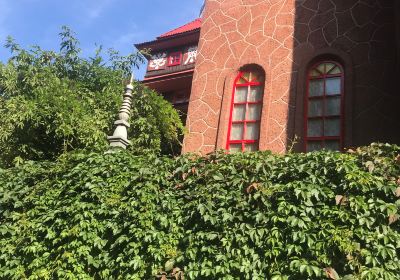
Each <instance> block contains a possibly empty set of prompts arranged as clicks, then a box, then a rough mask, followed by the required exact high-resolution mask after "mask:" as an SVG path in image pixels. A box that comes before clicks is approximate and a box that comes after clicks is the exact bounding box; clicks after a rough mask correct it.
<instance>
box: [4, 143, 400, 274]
mask: <svg viewBox="0 0 400 280" xmlns="http://www.w3.org/2000/svg"><path fill="white" fill-rule="evenodd" d="M399 154H400V147H398V146H395V145H384V144H373V145H371V146H368V147H363V148H359V149H357V150H352V151H349V153H345V154H341V153H333V152H315V153H309V154H288V155H274V154H272V153H270V152H257V153H239V154H232V155H227V154H224V153H222V152H221V153H219V152H218V153H215V154H212V155H209V156H206V157H199V156H195V155H185V156H180V157H177V158H174V159H171V158H168V157H158V156H156V155H154V154H151V153H150V154H143V155H132V154H131V153H129V152H126V151H115V152H108V153H85V152H74V153H67V154H65V155H63V156H62V157H60V158H59V159H58V160H57V161H56V162H29V161H28V162H24V163H21V164H20V165H19V166H16V167H14V168H10V169H3V170H0V279H154V276H155V275H157V274H160V273H161V272H162V271H166V272H171V271H172V269H173V268H178V267H179V268H181V269H182V270H183V271H184V273H185V278H187V279H273V280H278V279H296V280H297V279H389V280H390V279H400V222H399V214H400V181H399V179H400V156H399Z"/></svg>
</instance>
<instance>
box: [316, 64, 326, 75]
mask: <svg viewBox="0 0 400 280" xmlns="http://www.w3.org/2000/svg"><path fill="white" fill-rule="evenodd" d="M317 69H318V71H319V72H321V73H323V74H325V73H326V72H325V63H322V64H320V65H318V67H317Z"/></svg>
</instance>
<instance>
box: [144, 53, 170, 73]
mask: <svg viewBox="0 0 400 280" xmlns="http://www.w3.org/2000/svg"><path fill="white" fill-rule="evenodd" d="M166 64H167V54H166V53H157V54H155V55H153V56H152V57H151V59H150V61H149V66H148V68H147V70H148V71H154V70H162V69H165V65H166Z"/></svg>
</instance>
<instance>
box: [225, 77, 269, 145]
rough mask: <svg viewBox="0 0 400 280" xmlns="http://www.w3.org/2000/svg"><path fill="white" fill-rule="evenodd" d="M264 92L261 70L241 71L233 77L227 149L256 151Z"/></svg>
mask: <svg viewBox="0 0 400 280" xmlns="http://www.w3.org/2000/svg"><path fill="white" fill-rule="evenodd" d="M263 93H264V74H263V73H262V72H261V71H242V72H240V73H239V75H238V76H237V77H236V79H235V84H234V88H233V96H232V104H231V111H230V119H229V129H228V142H227V147H226V148H227V150H229V151H232V152H240V151H257V150H258V145H259V137H260V121H261V111H262V100H263Z"/></svg>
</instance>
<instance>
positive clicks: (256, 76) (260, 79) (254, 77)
mask: <svg viewBox="0 0 400 280" xmlns="http://www.w3.org/2000/svg"><path fill="white" fill-rule="evenodd" d="M251 81H252V82H253V83H262V82H263V81H264V77H263V76H262V75H261V74H260V73H252V76H251Z"/></svg>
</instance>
